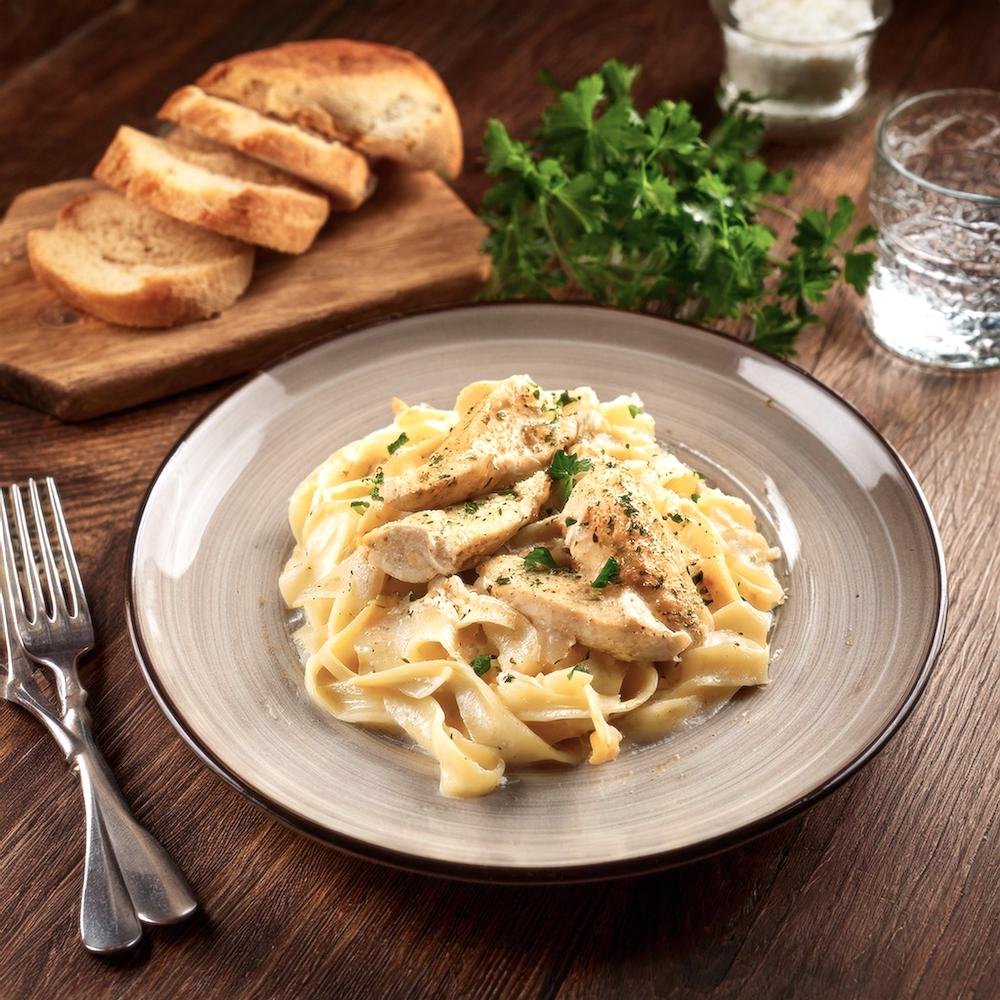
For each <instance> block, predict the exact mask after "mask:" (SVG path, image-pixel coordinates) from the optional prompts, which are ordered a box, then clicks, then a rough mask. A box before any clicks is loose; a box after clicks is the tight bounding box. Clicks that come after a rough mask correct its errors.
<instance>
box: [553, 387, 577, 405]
mask: <svg viewBox="0 0 1000 1000" xmlns="http://www.w3.org/2000/svg"><path fill="white" fill-rule="evenodd" d="M579 398H580V397H579V396H571V395H570V394H569V393H568V392H567V391H566V390H565V389H563V391H562V392H561V393H560V394H559V396H557V397H556V405H557V406H569V404H570V403H575V402H576V401H577V400H578V399H579Z"/></svg>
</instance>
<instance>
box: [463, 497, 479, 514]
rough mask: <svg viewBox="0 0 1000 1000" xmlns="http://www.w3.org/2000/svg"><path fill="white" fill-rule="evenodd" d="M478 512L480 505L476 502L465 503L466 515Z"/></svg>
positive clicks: (468, 501)
mask: <svg viewBox="0 0 1000 1000" xmlns="http://www.w3.org/2000/svg"><path fill="white" fill-rule="evenodd" d="M477 510H479V504H477V503H476V501H475V500H466V501H465V513H466V514H475V513H476V511H477Z"/></svg>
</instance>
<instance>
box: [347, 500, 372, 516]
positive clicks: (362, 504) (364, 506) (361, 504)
mask: <svg viewBox="0 0 1000 1000" xmlns="http://www.w3.org/2000/svg"><path fill="white" fill-rule="evenodd" d="M370 506H371V504H370V503H369V502H368V501H367V500H352V501H351V510H353V511H354V513H355V514H364V512H365V511H366V510H368V508H369V507H370Z"/></svg>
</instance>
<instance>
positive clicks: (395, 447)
mask: <svg viewBox="0 0 1000 1000" xmlns="http://www.w3.org/2000/svg"><path fill="white" fill-rule="evenodd" d="M409 440H410V439H409V438H408V437H407V436H406V432H405V431H404V432H403V433H402V434H400V435H399V437H398V438H396V440H395V441H393V442H392V443H391V444H390V445H389V446H388V447H387V448H386V451H388V452H389V454H390V455H395V454H396V452H397V451H399V449H400V448H402V447H403V445H404V444H406V442H407V441H409Z"/></svg>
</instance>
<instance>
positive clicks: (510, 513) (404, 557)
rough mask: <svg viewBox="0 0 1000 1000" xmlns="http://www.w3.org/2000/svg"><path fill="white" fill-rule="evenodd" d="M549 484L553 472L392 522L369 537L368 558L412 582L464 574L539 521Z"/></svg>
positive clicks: (394, 575)
mask: <svg viewBox="0 0 1000 1000" xmlns="http://www.w3.org/2000/svg"><path fill="white" fill-rule="evenodd" d="M550 486H551V482H550V480H549V477H548V474H547V473H546V472H536V473H535V474H534V475H533V476H530V477H529V478H528V479H525V480H524V481H522V482H520V483H515V484H514V485H513V486H512V487H510V489H509V490H505V491H504V492H502V493H491V494H490V495H489V496H485V497H482V498H480V499H478V500H469V501H466V502H465V503H461V504H456V505H455V506H453V507H445V508H444V509H443V510H422V511H418V512H416V513H414V514H408V515H407V516H406V517H403V518H401V519H400V520H398V521H390V522H389V523H388V524H383V525H382V526H381V527H379V528H376V529H375V530H374V531H370V532H369V533H368V534H367V535H366V536H365V537H364V540H363V544H364V546H365V547H366V549H367V550H368V559H369V561H370V562H372V563H374V564H375V565H376V566H378V568H379V569H381V570H383V571H384V572H386V573H388V574H389V576H392V577H395V578H396V579H397V580H405V581H406V582H407V583H426V582H427V581H428V580H432V579H433V578H434V577H435V576H450V575H451V574H452V573H459V572H461V571H462V570H463V569H468V568H469V567H470V566H474V565H475V564H476V563H477V562H478V561H479V560H480V559H482V558H483V557H484V556H487V555H489V554H490V553H492V552H496V550H497V549H498V548H500V546H501V545H503V543H504V542H506V541H507V540H508V539H509V538H511V537H512V536H513V535H515V534H516V533H517V531H518V530H519V529H520V528H521V527H523V526H524V525H525V524H528V523H529V522H531V521H534V520H535V519H536V518H537V517H538V514H539V511H541V509H542V507H543V506H544V505H545V502H546V501H547V500H548V497H549V489H550Z"/></svg>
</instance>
